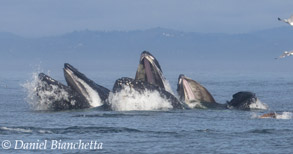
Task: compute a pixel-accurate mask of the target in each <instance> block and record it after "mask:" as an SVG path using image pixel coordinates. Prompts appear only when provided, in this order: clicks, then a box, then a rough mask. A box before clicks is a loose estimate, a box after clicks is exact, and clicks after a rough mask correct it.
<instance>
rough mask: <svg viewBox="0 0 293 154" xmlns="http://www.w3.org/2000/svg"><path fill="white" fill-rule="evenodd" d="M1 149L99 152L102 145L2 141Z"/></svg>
mask: <svg viewBox="0 0 293 154" xmlns="http://www.w3.org/2000/svg"><path fill="white" fill-rule="evenodd" d="M2 149H15V150H101V149H103V143H102V142H98V141H95V140H91V141H83V140H78V141H62V140H36V141H34V142H31V141H23V140H13V141H12V140H10V141H9V140H4V141H2Z"/></svg>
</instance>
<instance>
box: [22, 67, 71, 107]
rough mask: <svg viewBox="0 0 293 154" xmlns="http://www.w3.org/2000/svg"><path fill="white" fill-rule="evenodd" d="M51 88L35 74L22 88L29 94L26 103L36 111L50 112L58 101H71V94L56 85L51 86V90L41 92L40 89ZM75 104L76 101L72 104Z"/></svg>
mask: <svg viewBox="0 0 293 154" xmlns="http://www.w3.org/2000/svg"><path fill="white" fill-rule="evenodd" d="M46 86H49V85H48V84H47V83H44V82H42V81H40V80H39V78H38V73H33V75H32V80H31V81H27V82H26V83H25V84H23V85H22V87H23V88H24V89H25V91H26V93H27V97H26V102H28V103H29V105H30V106H31V107H32V108H33V109H35V110H50V107H51V106H52V104H53V103H54V102H56V101H60V100H66V101H69V99H68V97H69V94H68V93H67V92H66V91H65V90H64V89H60V88H59V87H57V86H56V85H50V86H51V90H50V91H49V90H44V91H43V90H39V91H38V88H42V87H46ZM70 103H71V104H75V102H74V101H72V102H70Z"/></svg>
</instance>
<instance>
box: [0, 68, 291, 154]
mask: <svg viewBox="0 0 293 154" xmlns="http://www.w3.org/2000/svg"><path fill="white" fill-rule="evenodd" d="M77 68H78V66H77ZM32 72H33V70H32V71H31V72H30V71H19V72H7V73H1V75H0V104H1V108H0V113H1V118H0V142H1V143H2V142H3V141H4V140H9V141H10V142H11V148H10V149H7V150H6V149H3V147H2V146H3V145H2V146H1V145H0V153H6V152H10V153H48V152H52V153H56V152H58V153H85V152H92V153H292V151H293V128H292V119H291V118H288V119H259V118H257V116H259V115H261V114H264V113H268V112H271V111H276V112H278V113H283V112H290V113H292V112H293V102H292V97H293V78H292V77H293V73H288V72H283V73H276V72H260V71H258V72H256V71H255V72H248V73H247V72H241V71H227V72H223V71H215V72H207V71H196V70H184V71H183V72H180V71H176V70H175V71H165V72H164V73H165V76H166V78H167V79H168V80H169V82H170V83H171V86H172V88H173V90H174V91H175V89H176V83H177V77H178V75H179V74H181V73H184V74H185V75H186V76H188V77H191V78H192V79H194V80H196V81H198V82H200V83H201V84H202V85H204V86H205V87H206V88H207V89H208V90H209V91H210V92H211V93H212V95H213V96H214V98H215V99H216V101H218V102H220V103H225V102H226V101H227V100H230V99H231V98H232V95H233V94H234V93H236V92H238V91H243V90H249V91H253V92H255V93H256V94H257V96H258V98H259V99H260V100H261V101H262V102H263V103H266V104H267V105H268V106H269V110H257V111H238V110H212V109H207V110H203V109H195V110H169V111H102V110H98V109H85V110H74V111H62V112H52V111H36V110H34V109H33V108H31V107H30V106H29V104H28V103H27V102H26V100H25V98H26V96H27V93H26V91H25V89H24V88H23V87H22V86H21V85H22V84H24V83H26V82H27V81H30V78H31V75H30V73H32ZM81 72H83V71H82V70H81ZM45 73H46V72H45ZM84 73H85V74H87V75H88V77H90V78H91V79H93V80H94V81H96V82H97V83H99V84H101V85H104V86H105V87H107V88H109V89H111V88H112V86H113V84H114V81H115V80H116V79H117V78H119V77H122V76H129V77H133V76H134V73H135V70H134V71H132V72H131V71H118V70H117V71H106V72H97V71H94V70H90V69H89V70H86V71H84ZM51 76H52V77H53V78H55V79H57V80H60V81H62V82H63V83H65V82H64V78H63V73H62V71H61V69H60V70H53V71H51ZM15 140H22V141H24V142H38V141H39V142H43V141H45V140H47V141H48V145H47V149H44V150H34V149H30V150H24V149H21V150H15V149H14V146H15ZM52 140H58V141H60V140H61V141H62V142H78V141H79V140H82V141H84V142H90V141H97V142H99V143H103V144H102V149H96V150H93V149H91V150H90V149H88V150H85V149H83V150H82V149H80V150H77V149H75V150H74V149H73V150H72V149H71V150H70V149H63V150H60V149H59V150H56V149H50V143H51V141H52Z"/></svg>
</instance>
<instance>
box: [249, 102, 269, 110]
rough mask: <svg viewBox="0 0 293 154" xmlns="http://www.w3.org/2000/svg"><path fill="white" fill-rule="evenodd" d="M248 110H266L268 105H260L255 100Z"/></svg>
mask: <svg viewBox="0 0 293 154" xmlns="http://www.w3.org/2000/svg"><path fill="white" fill-rule="evenodd" d="M249 108H250V109H256V110H267V109H268V105H266V104H265V103H262V102H261V101H260V100H259V99H257V101H256V102H255V103H252V104H250V105H249Z"/></svg>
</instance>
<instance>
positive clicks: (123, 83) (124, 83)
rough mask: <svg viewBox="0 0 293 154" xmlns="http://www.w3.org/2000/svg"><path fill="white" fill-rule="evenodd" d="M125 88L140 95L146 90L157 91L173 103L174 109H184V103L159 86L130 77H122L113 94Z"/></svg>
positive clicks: (116, 83)
mask: <svg viewBox="0 0 293 154" xmlns="http://www.w3.org/2000/svg"><path fill="white" fill-rule="evenodd" d="M125 87H129V88H130V89H131V90H136V91H138V92H140V93H143V92H145V91H146V90H148V91H157V92H159V94H160V96H161V97H163V98H165V99H167V100H168V101H169V102H171V105H172V106H173V108H174V109H183V105H182V103H181V102H180V101H179V100H178V99H177V98H176V97H175V96H174V95H172V94H171V93H169V92H168V91H166V90H164V89H163V88H160V87H159V86H157V85H153V84H150V83H148V82H146V81H142V80H136V79H132V78H128V77H122V78H120V79H117V80H116V81H115V84H114V86H113V93H117V92H120V91H121V90H122V89H123V88H125Z"/></svg>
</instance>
